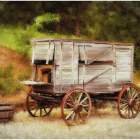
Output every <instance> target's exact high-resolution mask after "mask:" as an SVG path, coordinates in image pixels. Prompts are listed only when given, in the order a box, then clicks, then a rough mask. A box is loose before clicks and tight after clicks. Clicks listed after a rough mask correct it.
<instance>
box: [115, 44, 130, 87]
mask: <svg viewBox="0 0 140 140" xmlns="http://www.w3.org/2000/svg"><path fill="white" fill-rule="evenodd" d="M114 63H115V67H114V74H115V83H116V84H123V83H132V82H133V46H117V45H116V46H114Z"/></svg>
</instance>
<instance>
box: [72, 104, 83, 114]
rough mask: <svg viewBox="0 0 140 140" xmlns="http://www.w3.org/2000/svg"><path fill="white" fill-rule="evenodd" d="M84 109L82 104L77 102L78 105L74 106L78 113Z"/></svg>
mask: <svg viewBox="0 0 140 140" xmlns="http://www.w3.org/2000/svg"><path fill="white" fill-rule="evenodd" d="M82 110H83V106H82V105H80V104H76V105H75V106H74V111H75V112H76V113H78V112H81V111H82Z"/></svg>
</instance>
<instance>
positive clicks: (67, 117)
mask: <svg viewBox="0 0 140 140" xmlns="http://www.w3.org/2000/svg"><path fill="white" fill-rule="evenodd" d="M73 112H74V110H73V111H71V113H70V114H69V115H68V116H67V117H66V120H68V118H69V117H70V116H71V115H72V114H73Z"/></svg>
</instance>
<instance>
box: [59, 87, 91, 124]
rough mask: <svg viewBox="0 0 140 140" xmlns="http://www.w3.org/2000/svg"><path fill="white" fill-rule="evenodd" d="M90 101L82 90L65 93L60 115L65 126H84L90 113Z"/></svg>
mask: <svg viewBox="0 0 140 140" xmlns="http://www.w3.org/2000/svg"><path fill="white" fill-rule="evenodd" d="M91 107H92V104H91V99H90V96H89V94H88V93H87V92H86V91H84V90H83V89H72V90H70V91H69V92H67V93H66V95H65V96H64V98H63V100H62V104H61V115H62V118H63V120H64V121H65V122H66V124H67V125H69V126H71V125H77V124H78V125H79V124H84V123H85V122H86V120H87V119H88V117H89V116H90V112H91Z"/></svg>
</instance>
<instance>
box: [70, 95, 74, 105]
mask: <svg viewBox="0 0 140 140" xmlns="http://www.w3.org/2000/svg"><path fill="white" fill-rule="evenodd" d="M69 98H70V100H71V102H72V103H73V104H74V101H73V99H72V97H71V95H69Z"/></svg>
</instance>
